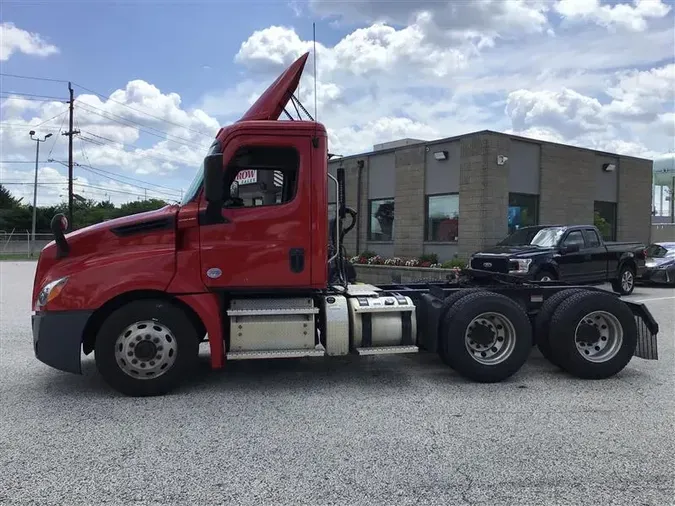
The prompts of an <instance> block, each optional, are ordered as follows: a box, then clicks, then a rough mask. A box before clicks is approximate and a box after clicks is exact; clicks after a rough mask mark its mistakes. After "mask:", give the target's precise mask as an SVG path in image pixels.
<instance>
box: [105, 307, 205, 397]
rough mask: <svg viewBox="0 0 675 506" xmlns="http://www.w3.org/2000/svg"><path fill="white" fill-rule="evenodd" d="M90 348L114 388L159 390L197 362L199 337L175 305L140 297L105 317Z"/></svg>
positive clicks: (137, 393)
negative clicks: (93, 344)
mask: <svg viewBox="0 0 675 506" xmlns="http://www.w3.org/2000/svg"><path fill="white" fill-rule="evenodd" d="M94 350H95V357H96V367H97V368H98V370H99V372H100V374H101V376H103V379H104V380H105V381H106V383H108V384H109V385H110V386H111V387H112V388H114V389H115V390H117V391H119V392H121V393H123V394H125V395H129V396H153V395H163V394H166V393H168V392H169V391H170V390H172V389H173V388H175V387H176V385H177V384H178V382H179V381H180V380H181V379H182V378H183V377H185V376H186V375H187V373H188V371H189V370H190V369H192V368H193V367H194V366H195V364H196V362H197V358H198V353H199V336H198V335H197V331H196V329H195V328H194V326H193V325H192V323H191V322H190V319H189V318H188V317H187V315H186V314H185V313H184V312H183V311H182V310H181V309H180V308H179V307H177V306H176V305H174V304H172V303H171V302H169V301H165V300H159V299H152V300H150V299H144V300H137V301H133V302H130V303H128V304H126V305H124V306H122V307H121V308H119V309H117V310H115V311H114V312H113V313H111V314H110V316H108V318H107V319H106V320H105V321H104V322H103V325H102V326H101V329H100V330H99V332H98V335H97V336H96V343H95V346H94Z"/></svg>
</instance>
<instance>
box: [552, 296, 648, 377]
mask: <svg viewBox="0 0 675 506" xmlns="http://www.w3.org/2000/svg"><path fill="white" fill-rule="evenodd" d="M550 328H551V338H550V339H551V349H552V351H553V354H554V355H555V357H556V359H557V360H558V361H559V362H560V364H561V366H562V367H563V368H564V369H565V370H566V371H567V372H569V373H570V374H573V375H574V376H577V377H579V378H583V379H604V378H609V377H611V376H614V375H615V374H617V373H618V372H620V371H621V370H622V369H623V368H624V367H626V365H628V362H630V360H631V358H632V357H633V354H634V352H635V348H636V346H637V340H638V335H637V325H636V323H635V318H634V316H633V312H632V311H631V310H630V308H629V307H628V306H627V305H626V304H625V303H624V302H623V301H622V300H621V299H619V298H617V297H616V296H615V295H612V294H609V293H601V292H593V291H582V292H581V293H577V294H574V295H572V296H571V297H569V298H568V299H566V300H564V301H563V302H561V303H560V305H559V306H558V308H557V309H556V311H555V313H554V314H553V317H552V318H551V324H550Z"/></svg>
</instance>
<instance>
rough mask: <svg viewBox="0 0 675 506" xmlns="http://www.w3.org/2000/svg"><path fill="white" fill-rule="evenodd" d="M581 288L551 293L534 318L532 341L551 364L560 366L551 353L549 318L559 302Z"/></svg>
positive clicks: (581, 290) (582, 290) (580, 290)
mask: <svg viewBox="0 0 675 506" xmlns="http://www.w3.org/2000/svg"><path fill="white" fill-rule="evenodd" d="M585 291H586V290H584V289H582V288H573V289H570V290H562V291H560V292H558V293H556V294H554V295H551V296H550V297H549V298H548V299H546V302H544V303H543V304H542V306H541V308H540V309H539V312H538V313H537V316H535V318H534V342H535V344H536V345H537V348H539V351H540V352H541V354H542V355H543V356H544V358H545V359H546V360H548V361H549V362H550V363H551V364H553V365H555V366H557V367H560V368H562V366H561V365H560V362H559V361H558V359H557V358H556V357H555V355H554V354H553V350H552V349H551V342H550V337H551V336H550V329H551V318H552V317H553V313H555V310H556V309H557V308H558V306H559V305H560V303H561V302H562V301H564V300H565V299H567V298H568V297H571V296H572V295H574V294H575V293H579V292H585Z"/></svg>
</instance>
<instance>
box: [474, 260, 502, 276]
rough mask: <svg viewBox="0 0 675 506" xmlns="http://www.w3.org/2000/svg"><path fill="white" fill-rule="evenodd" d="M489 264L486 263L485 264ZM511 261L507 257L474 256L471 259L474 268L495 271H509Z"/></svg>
mask: <svg viewBox="0 0 675 506" xmlns="http://www.w3.org/2000/svg"><path fill="white" fill-rule="evenodd" d="M486 263H487V264H488V265H485V264H486ZM508 266H509V261H508V259H506V258H480V257H478V258H473V259H472V260H471V268H472V269H480V270H483V271H493V272H502V273H507V272H509V269H508Z"/></svg>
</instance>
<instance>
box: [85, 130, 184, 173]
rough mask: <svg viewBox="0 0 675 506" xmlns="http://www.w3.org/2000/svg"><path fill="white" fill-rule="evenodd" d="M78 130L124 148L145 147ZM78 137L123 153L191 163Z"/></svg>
mask: <svg viewBox="0 0 675 506" xmlns="http://www.w3.org/2000/svg"><path fill="white" fill-rule="evenodd" d="M80 131H81V132H82V133H85V134H87V135H92V136H94V137H96V138H97V139H101V140H103V141H108V142H112V143H113V144H120V145H121V146H122V147H125V148H130V149H140V150H143V151H145V149H146V148H142V147H141V146H138V145H136V144H125V143H124V142H121V141H116V140H114V139H110V138H108V137H104V136H102V135H98V134H95V133H93V132H90V131H88V130H80ZM80 139H82V140H85V141H87V142H91V143H92V144H97V145H99V146H108V147H111V148H113V149H117V150H118V151H122V152H123V153H130V154H133V155H142V156H148V157H152V158H156V159H157V160H159V161H163V162H182V163H184V164H186V165H191V164H192V162H189V161H188V160H183V159H182V158H169V157H168V156H162V155H153V154H151V153H145V152H141V153H138V152H129V151H125V150H123V149H119V148H118V147H117V146H111V145H110V144H107V143H105V142H101V141H98V140H97V139H88V138H86V137H82V135H80Z"/></svg>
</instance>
